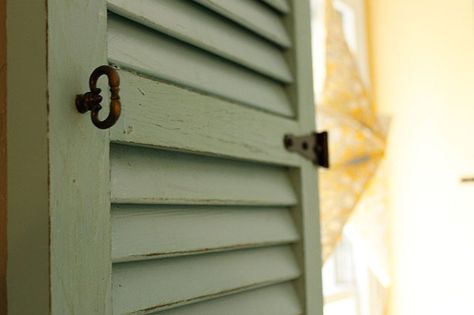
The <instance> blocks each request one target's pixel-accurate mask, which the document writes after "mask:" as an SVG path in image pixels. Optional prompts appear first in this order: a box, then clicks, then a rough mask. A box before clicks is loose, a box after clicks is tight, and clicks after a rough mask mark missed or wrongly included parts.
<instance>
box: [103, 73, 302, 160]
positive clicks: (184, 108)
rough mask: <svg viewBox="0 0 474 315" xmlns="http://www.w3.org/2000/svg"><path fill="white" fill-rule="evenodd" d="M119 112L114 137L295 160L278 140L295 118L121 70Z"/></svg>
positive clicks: (234, 155)
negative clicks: (120, 105)
mask: <svg viewBox="0 0 474 315" xmlns="http://www.w3.org/2000/svg"><path fill="white" fill-rule="evenodd" d="M119 74H120V80H121V82H122V89H121V98H122V117H121V118H120V120H119V121H118V123H117V125H116V126H114V128H112V129H111V139H112V141H115V142H120V143H127V144H138V145H144V146H150V147H160V148H166V149H174V150H181V151H189V152H197V153H203V154H207V155H217V156H227V157H231V158H240V159H246V160H253V161H262V162H268V163H277V164H282V165H298V162H299V156H298V155H296V154H293V153H290V152H288V151H287V150H286V149H285V148H284V146H283V141H282V139H283V137H284V135H285V134H286V133H295V132H296V130H297V127H298V124H297V122H295V121H294V120H291V119H286V118H282V117H277V116H274V115H268V114H266V113H263V112H261V111H256V110H254V109H250V108H246V107H242V106H239V105H236V104H233V103H229V102H226V101H224V100H221V99H218V98H215V97H210V96H207V95H202V94H200V93H196V92H193V91H189V90H186V89H182V88H180V87H177V86H173V85H170V84H166V83H163V82H157V81H155V80H151V79H147V78H143V77H140V76H138V75H135V74H132V73H130V72H128V71H123V70H122V71H120V72H119Z"/></svg>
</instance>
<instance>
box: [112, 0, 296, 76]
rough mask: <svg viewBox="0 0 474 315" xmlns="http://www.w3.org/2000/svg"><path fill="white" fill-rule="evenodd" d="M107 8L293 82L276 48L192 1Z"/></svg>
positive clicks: (144, 0) (119, 0) (122, 2)
mask: <svg viewBox="0 0 474 315" xmlns="http://www.w3.org/2000/svg"><path fill="white" fill-rule="evenodd" d="M108 8H109V10H111V11H113V12H114V13H117V14H119V15H122V16H124V17H127V18H129V19H132V20H134V21H136V22H138V23H140V24H143V25H146V26H148V27H150V28H152V29H155V30H157V31H160V32H162V33H165V34H168V35H170V36H173V37H175V38H178V39H180V40H183V41H185V42H187V43H189V44H191V45H194V46H196V47H199V48H202V49H205V50H207V51H208V52H210V53H212V54H215V55H217V56H220V57H223V58H226V59H228V60H230V61H233V62H236V63H238V64H240V65H243V66H245V67H248V68H249V69H252V70H255V71H257V72H259V73H261V74H264V75H267V76H269V77H271V78H273V79H275V80H278V81H281V82H285V83H289V82H291V81H292V77H291V74H290V71H289V68H288V65H287V63H286V61H285V59H284V57H283V51H282V50H281V49H280V48H279V47H277V46H275V45H273V44H271V43H269V42H267V41H265V40H262V38H261V37H259V36H256V35H254V34H252V33H251V32H248V31H247V30H245V29H244V28H242V27H240V26H239V25H236V24H235V23H232V22H231V21H229V20H227V19H226V18H223V17H220V16H219V15H217V14H214V13H212V12H210V11H209V10H207V9H205V8H202V7H201V6H199V5H196V4H195V3H193V2H192V1H186V0H173V1H154V0H140V1H127V0H109V1H108Z"/></svg>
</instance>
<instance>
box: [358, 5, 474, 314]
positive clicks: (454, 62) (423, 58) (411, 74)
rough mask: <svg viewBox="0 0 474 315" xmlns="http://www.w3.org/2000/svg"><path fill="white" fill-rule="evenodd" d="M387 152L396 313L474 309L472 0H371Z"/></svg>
mask: <svg viewBox="0 0 474 315" xmlns="http://www.w3.org/2000/svg"><path fill="white" fill-rule="evenodd" d="M367 7H368V20H367V22H368V27H369V58H370V62H371V80H372V88H373V96H374V100H375V102H376V104H377V106H378V108H379V109H380V111H381V112H382V113H386V114H390V115H392V117H393V121H392V128H391V135H390V141H389V148H388V152H387V158H388V160H389V165H390V172H389V173H390V188H389V189H390V199H391V220H392V226H391V230H392V233H391V234H392V244H391V245H392V250H393V260H392V262H393V275H394V288H393V292H392V303H391V314H392V315H425V314H426V315H438V314H439V315H441V314H443V315H451V314H453V315H461V314H466V315H467V314H470V315H472V314H474V183H472V184H461V183H460V178H461V177H463V176H469V175H472V176H473V177H474V28H473V1H472V0H451V1H446V0H367Z"/></svg>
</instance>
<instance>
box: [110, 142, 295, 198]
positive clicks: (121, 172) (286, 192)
mask: <svg viewBox="0 0 474 315" xmlns="http://www.w3.org/2000/svg"><path fill="white" fill-rule="evenodd" d="M110 166H111V185H112V186H111V191H112V201H113V202H114V203H132V204H198V205H199V204H201V205H206V204H213V205H262V206H265V205H267V206H291V205H294V204H295V203H296V195H295V193H294V191H293V187H292V184H291V182H290V178H289V172H288V170H287V169H286V168H284V167H276V166H269V165H265V164H260V163H249V162H241V161H233V160H226V159H219V158H213V157H205V156H199V155H193V154H183V153H177V152H169V151H163V150H154V149H148V148H140V147H131V146H123V145H113V146H112V147H111V162H110Z"/></svg>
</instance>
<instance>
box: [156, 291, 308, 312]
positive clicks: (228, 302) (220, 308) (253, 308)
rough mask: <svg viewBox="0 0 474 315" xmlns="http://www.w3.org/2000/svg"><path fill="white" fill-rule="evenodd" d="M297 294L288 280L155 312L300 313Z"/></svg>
mask: <svg viewBox="0 0 474 315" xmlns="http://www.w3.org/2000/svg"><path fill="white" fill-rule="evenodd" d="M302 313H303V310H302V309H301V306H300V303H299V299H298V296H297V293H296V291H295V289H294V287H293V285H292V284H291V283H284V284H278V285H273V286H269V287H265V288H260V289H256V290H251V291H248V292H244V293H238V294H235V295H230V296H226V297H222V298H218V299H216V300H212V301H205V302H201V303H196V304H191V305H189V306H184V307H178V308H175V309H171V310H168V311H163V312H159V313H154V314H160V315H224V314H225V315H257V314H258V315H300V314H302Z"/></svg>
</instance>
